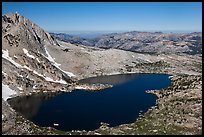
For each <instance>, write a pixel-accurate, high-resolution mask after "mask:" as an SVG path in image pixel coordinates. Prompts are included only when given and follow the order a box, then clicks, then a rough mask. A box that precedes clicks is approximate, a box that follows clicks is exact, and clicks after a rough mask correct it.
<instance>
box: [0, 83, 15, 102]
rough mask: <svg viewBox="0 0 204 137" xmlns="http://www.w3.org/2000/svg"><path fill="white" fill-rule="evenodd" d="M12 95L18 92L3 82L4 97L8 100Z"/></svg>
mask: <svg viewBox="0 0 204 137" xmlns="http://www.w3.org/2000/svg"><path fill="white" fill-rule="evenodd" d="M12 95H16V92H15V91H14V90H12V89H10V88H9V86H8V85H4V84H3V83H2V98H3V99H4V100H5V101H6V100H7V99H8V98H11V96H12Z"/></svg>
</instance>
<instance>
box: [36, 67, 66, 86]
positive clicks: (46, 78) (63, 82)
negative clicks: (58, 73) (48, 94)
mask: <svg viewBox="0 0 204 137" xmlns="http://www.w3.org/2000/svg"><path fill="white" fill-rule="evenodd" d="M33 73H34V74H36V75H38V76H40V77H43V78H44V79H45V80H46V81H50V82H55V83H61V84H67V82H66V81H64V80H62V79H60V80H57V81H55V80H53V79H52V78H50V77H44V76H43V75H41V74H39V73H38V72H36V71H35V70H34V71H33Z"/></svg>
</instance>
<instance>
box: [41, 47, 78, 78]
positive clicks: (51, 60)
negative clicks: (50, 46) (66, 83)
mask: <svg viewBox="0 0 204 137" xmlns="http://www.w3.org/2000/svg"><path fill="white" fill-rule="evenodd" d="M45 52H46V54H47V56H48V57H46V58H47V59H48V60H49V61H50V62H52V63H53V65H54V66H55V67H56V68H58V69H60V70H61V71H62V72H64V73H66V74H67V75H68V76H69V77H74V76H75V75H74V74H73V73H71V72H67V71H64V70H62V69H61V68H59V66H60V65H61V64H59V63H57V62H55V61H54V59H53V58H52V56H51V55H50V54H49V53H48V51H47V49H46V47H45Z"/></svg>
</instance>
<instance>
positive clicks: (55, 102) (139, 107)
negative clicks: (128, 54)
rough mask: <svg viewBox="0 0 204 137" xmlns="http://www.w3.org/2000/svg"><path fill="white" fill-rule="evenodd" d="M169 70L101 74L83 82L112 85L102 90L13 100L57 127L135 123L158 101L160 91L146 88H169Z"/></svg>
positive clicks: (42, 121)
mask: <svg viewBox="0 0 204 137" xmlns="http://www.w3.org/2000/svg"><path fill="white" fill-rule="evenodd" d="M169 76H170V75H168V74H123V75H112V76H101V77H97V78H88V79H85V80H81V81H79V82H80V83H107V84H113V85H114V86H113V87H112V88H108V89H104V90H101V91H98V92H92V91H85V90H74V91H73V92H59V93H40V94H39V93H38V94H33V95H31V96H25V97H16V98H13V99H10V100H8V102H9V104H10V105H11V106H12V107H13V108H14V109H15V110H16V111H18V112H20V113H22V115H24V116H25V117H26V118H27V119H29V120H31V121H33V122H34V123H35V124H37V125H39V126H45V127H48V126H51V127H54V125H53V124H54V123H57V124H59V126H55V128H56V129H59V130H64V131H70V130H95V129H97V128H99V127H100V123H101V122H104V123H108V124H109V126H110V127H113V126H117V125H121V124H127V123H133V122H135V121H136V119H137V118H138V116H139V113H140V112H142V113H145V112H146V111H147V110H148V109H149V108H150V107H151V106H154V105H155V103H156V99H157V97H156V95H154V94H151V93H146V92H145V90H154V89H162V88H166V87H168V86H169V85H170V84H171V80H170V79H169V78H168V77H169Z"/></svg>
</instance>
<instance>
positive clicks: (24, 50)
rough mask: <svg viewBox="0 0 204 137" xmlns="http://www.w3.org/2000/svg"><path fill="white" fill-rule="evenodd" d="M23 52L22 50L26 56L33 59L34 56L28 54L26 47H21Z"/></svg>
mask: <svg viewBox="0 0 204 137" xmlns="http://www.w3.org/2000/svg"><path fill="white" fill-rule="evenodd" d="M23 52H24V53H25V54H26V55H27V56H28V57H30V58H33V59H35V56H33V55H30V54H29V53H28V50H27V49H25V48H23Z"/></svg>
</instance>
